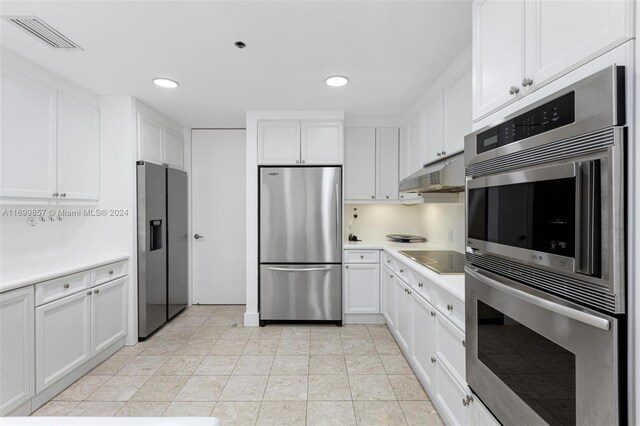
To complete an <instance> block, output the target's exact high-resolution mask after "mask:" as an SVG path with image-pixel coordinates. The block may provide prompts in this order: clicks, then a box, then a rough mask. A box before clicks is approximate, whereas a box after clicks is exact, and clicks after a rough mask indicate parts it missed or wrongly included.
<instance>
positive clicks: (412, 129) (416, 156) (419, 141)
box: [404, 109, 425, 177]
mask: <svg viewBox="0 0 640 426" xmlns="http://www.w3.org/2000/svg"><path fill="white" fill-rule="evenodd" d="M424 115H425V111H424V109H421V110H418V111H416V112H415V113H414V114H413V115H412V116H411V118H410V119H409V126H408V128H407V130H408V139H407V144H408V146H407V149H406V150H405V153H406V156H407V160H406V164H407V170H406V171H405V173H406V175H405V176H404V177H407V176H410V175H412V174H414V173H415V172H417V171H418V170H420V169H421V168H422V166H424V163H423V162H422V159H423V158H424V150H423V147H424V120H425V116H424Z"/></svg>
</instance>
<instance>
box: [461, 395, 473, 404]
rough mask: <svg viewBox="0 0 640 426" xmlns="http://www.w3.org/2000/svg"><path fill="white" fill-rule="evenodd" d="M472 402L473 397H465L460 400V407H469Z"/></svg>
mask: <svg viewBox="0 0 640 426" xmlns="http://www.w3.org/2000/svg"><path fill="white" fill-rule="evenodd" d="M471 401H473V397H472V396H471V395H467V396H466V397H465V398H462V405H464V406H465V407H466V406H467V405H469V404H470V403H471Z"/></svg>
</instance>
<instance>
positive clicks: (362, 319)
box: [343, 314, 385, 324]
mask: <svg viewBox="0 0 640 426" xmlns="http://www.w3.org/2000/svg"><path fill="white" fill-rule="evenodd" d="M343 322H344V324H384V323H385V320H384V316H383V315H382V314H344V318H343Z"/></svg>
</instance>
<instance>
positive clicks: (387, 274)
mask: <svg viewBox="0 0 640 426" xmlns="http://www.w3.org/2000/svg"><path fill="white" fill-rule="evenodd" d="M395 281H396V278H395V275H394V274H393V272H392V271H391V270H390V269H389V268H387V267H386V266H385V267H383V268H382V272H381V273H380V284H381V285H382V314H383V315H384V318H385V319H386V320H387V325H388V326H389V328H390V329H392V330H394V329H395V327H396V283H395Z"/></svg>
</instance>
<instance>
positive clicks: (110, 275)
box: [91, 260, 127, 286]
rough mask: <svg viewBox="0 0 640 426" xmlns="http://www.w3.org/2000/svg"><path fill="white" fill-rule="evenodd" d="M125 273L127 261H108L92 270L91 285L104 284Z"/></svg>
mask: <svg viewBox="0 0 640 426" xmlns="http://www.w3.org/2000/svg"><path fill="white" fill-rule="evenodd" d="M125 275H127V261H126V260H123V261H122V262H116V263H110V264H109V265H105V266H101V267H99V268H96V269H94V270H93V279H92V280H91V281H92V285H94V286H95V285H100V284H104V283H106V282H108V281H111V280H114V279H116V278H120V277H124V276H125Z"/></svg>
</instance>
